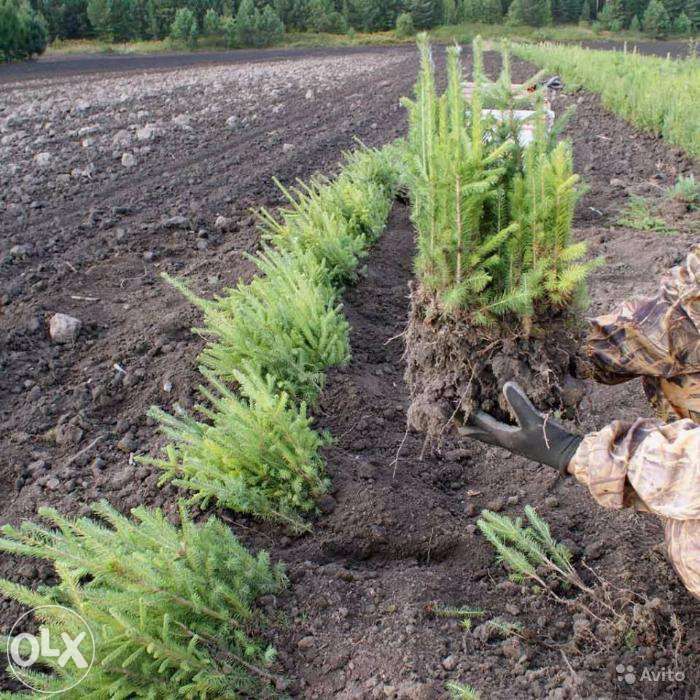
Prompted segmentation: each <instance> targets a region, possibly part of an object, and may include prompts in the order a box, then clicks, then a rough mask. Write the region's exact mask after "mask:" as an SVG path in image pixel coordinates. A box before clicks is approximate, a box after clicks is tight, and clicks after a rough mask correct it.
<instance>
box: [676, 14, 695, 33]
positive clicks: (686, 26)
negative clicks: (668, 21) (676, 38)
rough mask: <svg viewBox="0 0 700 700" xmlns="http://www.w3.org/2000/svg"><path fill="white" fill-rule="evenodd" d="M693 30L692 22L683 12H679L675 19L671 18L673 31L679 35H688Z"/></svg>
mask: <svg viewBox="0 0 700 700" xmlns="http://www.w3.org/2000/svg"><path fill="white" fill-rule="evenodd" d="M692 32H693V24H692V22H691V21H690V20H689V19H688V15H686V14H685V12H681V14H680V15H678V17H676V19H675V20H673V33H674V34H678V35H680V36H688V35H690V34H692Z"/></svg>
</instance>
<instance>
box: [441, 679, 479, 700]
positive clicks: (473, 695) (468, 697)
mask: <svg viewBox="0 0 700 700" xmlns="http://www.w3.org/2000/svg"><path fill="white" fill-rule="evenodd" d="M445 688H446V689H447V691H448V692H449V694H450V698H452V700H480V698H481V695H479V693H478V691H477V690H475V689H474V688H472V686H470V685H467V684H466V683H454V682H450V683H446V684H445Z"/></svg>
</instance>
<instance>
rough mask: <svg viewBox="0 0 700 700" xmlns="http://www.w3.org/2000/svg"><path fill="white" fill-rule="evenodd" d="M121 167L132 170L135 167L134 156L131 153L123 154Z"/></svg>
mask: <svg viewBox="0 0 700 700" xmlns="http://www.w3.org/2000/svg"><path fill="white" fill-rule="evenodd" d="M122 165H123V166H124V167H125V168H133V167H135V166H136V156H135V155H134V154H133V153H124V154H123V155H122Z"/></svg>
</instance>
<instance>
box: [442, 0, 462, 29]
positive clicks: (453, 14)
mask: <svg viewBox="0 0 700 700" xmlns="http://www.w3.org/2000/svg"><path fill="white" fill-rule="evenodd" d="M458 10H459V8H458V6H457V2H456V0H442V17H441V21H442V23H443V24H457V21H458V20H459V16H458V15H459V11H458Z"/></svg>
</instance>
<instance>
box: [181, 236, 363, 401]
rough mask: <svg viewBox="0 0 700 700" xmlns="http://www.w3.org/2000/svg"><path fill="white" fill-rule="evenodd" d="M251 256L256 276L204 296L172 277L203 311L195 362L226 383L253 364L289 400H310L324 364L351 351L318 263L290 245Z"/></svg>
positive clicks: (332, 363)
mask: <svg viewBox="0 0 700 700" xmlns="http://www.w3.org/2000/svg"><path fill="white" fill-rule="evenodd" d="M252 260H253V262H254V263H255V265H256V266H257V268H258V270H259V271H260V272H261V273H262V275H261V276H259V277H256V278H254V279H253V281H252V282H250V284H245V283H242V282H241V283H239V284H238V286H237V287H236V288H235V289H230V290H228V291H227V293H226V294H225V295H224V296H221V297H215V298H214V299H213V300H211V301H209V300H206V299H201V298H199V297H196V296H195V295H193V294H191V293H190V292H189V291H188V290H187V289H186V288H185V287H184V286H183V285H182V284H181V283H174V284H175V285H176V286H177V287H178V289H180V290H181V291H182V292H183V293H184V294H185V295H186V296H187V297H188V298H189V299H190V301H192V302H193V303H195V304H196V305H197V306H199V307H200V308H201V309H202V310H203V311H204V320H205V329H201V330H200V331H199V332H200V333H202V334H203V335H205V336H206V337H208V338H210V339H211V341H210V342H209V343H208V345H207V347H206V348H205V350H204V351H203V353H202V355H201V358H200V359H201V362H202V363H203V364H204V366H205V367H207V368H209V369H211V370H212V371H213V372H214V373H215V374H216V376H218V377H220V378H222V379H224V380H225V381H232V380H234V378H235V373H236V371H237V370H238V368H240V367H241V366H244V365H246V366H249V367H252V368H254V369H255V371H256V372H257V373H258V374H260V375H261V376H266V375H272V376H273V377H274V378H275V384H276V386H277V388H278V389H280V390H282V391H285V392H287V393H288V394H289V395H290V396H292V397H293V398H295V399H298V400H304V401H307V402H312V401H314V400H315V399H316V397H317V396H318V394H319V392H320V390H321V388H322V386H323V378H324V372H325V370H326V369H328V368H329V367H333V366H336V365H343V364H345V363H346V362H347V361H348V360H349V357H350V348H349V344H348V324H347V321H346V320H345V318H344V317H343V315H342V312H341V306H340V304H339V302H338V299H337V297H336V292H335V290H334V289H333V287H332V286H331V284H330V280H329V276H328V272H327V270H326V267H325V263H324V262H323V261H320V260H318V259H317V258H316V257H315V256H314V255H313V253H311V252H308V251H307V252H304V251H301V250H294V249H290V250H289V251H286V252H279V251H274V250H265V251H263V252H262V253H260V254H259V255H258V256H257V257H255V258H252Z"/></svg>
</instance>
